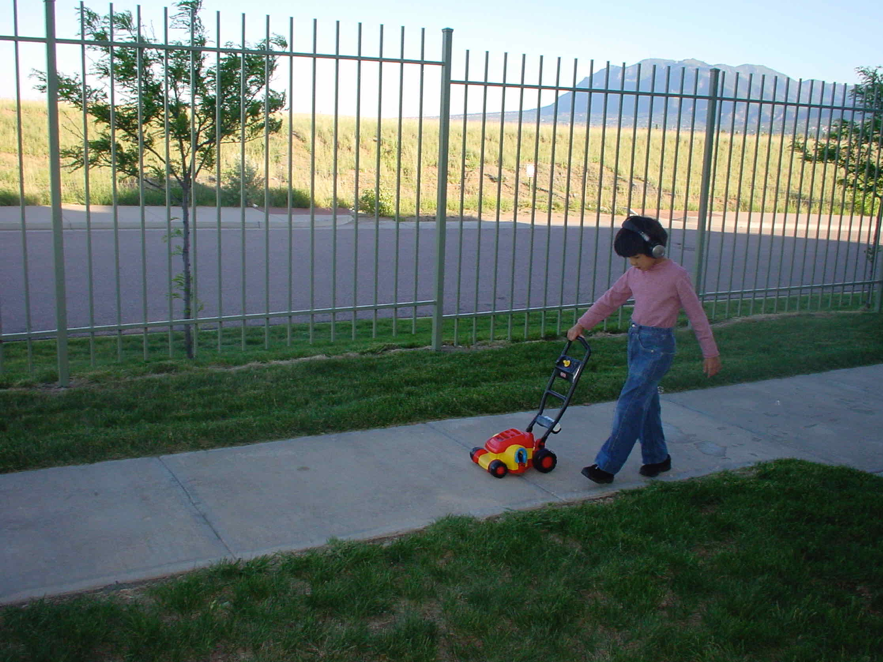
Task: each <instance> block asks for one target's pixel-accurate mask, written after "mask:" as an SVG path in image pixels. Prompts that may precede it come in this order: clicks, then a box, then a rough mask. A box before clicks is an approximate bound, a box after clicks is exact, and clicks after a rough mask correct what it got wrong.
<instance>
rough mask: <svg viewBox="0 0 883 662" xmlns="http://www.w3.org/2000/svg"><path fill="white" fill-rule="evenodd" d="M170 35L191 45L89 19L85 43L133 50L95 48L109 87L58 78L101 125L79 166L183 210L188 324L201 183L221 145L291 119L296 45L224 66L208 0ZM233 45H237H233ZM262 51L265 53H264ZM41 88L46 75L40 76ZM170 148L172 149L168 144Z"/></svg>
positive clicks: (129, 25) (80, 153) (125, 15)
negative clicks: (163, 196) (166, 197)
mask: <svg viewBox="0 0 883 662" xmlns="http://www.w3.org/2000/svg"><path fill="white" fill-rule="evenodd" d="M175 7H176V8H177V12H176V13H175V14H174V15H173V16H172V20H171V22H170V28H171V29H172V30H178V31H180V32H183V33H184V34H186V35H187V36H186V42H181V41H173V40H171V39H170V40H169V43H168V44H166V45H167V46H169V48H158V47H157V46H158V45H161V44H160V43H159V42H158V41H157V40H156V39H155V38H150V37H148V36H146V34H145V30H144V28H143V26H141V25H140V24H139V23H138V22H137V21H136V20H135V19H133V17H132V13H131V12H128V11H127V12H121V13H112V14H109V15H107V16H103V17H102V16H99V15H98V14H97V13H95V12H94V11H92V10H91V9H88V8H86V9H83V10H82V14H81V19H82V25H83V35H82V36H83V37H84V38H86V39H88V40H90V41H94V42H115V43H120V42H125V43H126V44H128V43H131V44H132V46H131V47H128V46H110V45H102V44H101V43H96V44H92V45H89V49H90V50H92V51H93V52H96V53H97V54H98V58H97V61H96V62H95V64H94V66H93V69H92V75H93V76H94V77H95V78H97V79H98V80H99V81H100V86H98V87H93V86H91V85H89V84H86V85H85V86H84V81H83V80H82V79H81V78H80V77H79V76H78V75H76V74H74V75H73V76H65V75H59V76H58V87H59V98H60V99H61V100H63V101H66V102H67V103H70V104H71V105H73V106H74V107H76V108H77V109H79V110H80V111H81V112H85V113H88V114H89V116H91V117H92V118H93V119H94V120H95V123H96V124H97V125H98V127H99V130H98V135H97V136H96V137H94V138H92V139H91V140H89V141H88V143H87V147H88V149H85V148H84V146H83V144H82V141H80V144H78V145H77V146H76V147H73V148H70V149H65V150H63V152H62V156H63V157H64V158H66V159H68V162H67V166H68V167H70V168H71V169H77V168H83V167H88V168H93V167H110V166H115V167H116V172H117V174H118V176H119V177H120V178H131V179H134V180H136V181H141V182H143V183H144V185H146V186H149V187H153V188H156V189H165V188H166V187H167V186H171V192H172V195H173V196H174V198H173V199H174V201H175V203H176V204H178V205H179V206H180V208H181V219H180V220H181V223H182V227H181V228H179V229H180V236H181V239H182V242H183V245H182V246H181V249H180V255H181V258H182V261H183V272H182V273H181V274H179V277H177V278H176V283H177V284H178V285H179V286H180V290H181V292H180V298H181V299H182V301H183V307H184V310H183V316H184V319H192V316H193V308H194V301H193V293H192V270H191V262H190V206H191V204H192V202H193V195H194V186H195V184H196V182H197V179H198V177H199V175H200V173H201V172H202V171H203V169H204V168H206V169H211V168H212V167H213V166H214V165H215V159H216V158H217V157H218V154H217V149H218V146H219V145H220V144H222V143H233V142H239V141H241V140H245V141H251V140H255V139H258V138H262V137H263V136H264V133H265V131H268V132H270V133H275V132H277V131H279V129H280V128H281V126H282V121H281V120H280V119H278V117H275V116H274V113H276V112H278V111H279V110H281V109H282V108H283V106H284V105H285V94H284V93H280V92H274V91H272V90H271V89H270V88H269V82H270V79H271V77H272V75H273V73H274V72H275V71H276V66H277V61H278V55H275V52H276V49H285V48H287V43H286V41H285V39H284V38H282V37H280V36H278V35H275V36H273V37H272V38H270V39H269V40H266V41H263V42H261V43H259V44H258V45H257V46H256V47H255V48H253V49H246V50H248V51H249V52H241V53H229V52H228V53H223V54H221V56H220V59H219V60H218V59H217V58H216V55H215V54H214V53H212V52H211V51H206V50H201V49H204V48H206V46H207V44H208V38H207V36H206V30H205V27H204V26H203V24H202V21H200V19H199V12H200V10H201V9H202V0H178V2H176V3H175ZM226 47H227V48H234V46H233V45H232V44H227V45H226ZM255 51H258V52H255ZM36 75H37V77H38V79H40V84H39V85H38V89H41V90H43V91H45V89H46V75H45V73H42V72H37V74H36ZM166 145H168V147H166ZM184 343H185V349H186V352H187V356H188V357H189V358H193V337H192V330H191V328H190V325H189V324H187V325H185V326H184Z"/></svg>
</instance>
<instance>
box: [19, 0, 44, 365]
mask: <svg viewBox="0 0 883 662" xmlns="http://www.w3.org/2000/svg"><path fill="white" fill-rule="evenodd" d="M12 9H13V24H14V34H15V37H16V40H15V126H16V141H17V144H16V147H17V149H18V191H19V193H18V202H19V212H20V215H19V220H20V223H21V249H22V282H23V284H24V298H25V302H24V303H25V332H26V334H27V340H26V341H25V342H26V344H27V348H28V371H29V372H33V371H34V342H33V340H32V339H31V331H32V330H33V329H32V328H31V277H30V268H29V264H28V228H27V214H26V212H25V202H26V201H25V174H24V173H25V167H24V145H23V142H24V140H23V135H22V134H23V131H24V128H23V126H22V119H21V66H20V60H19V57H20V56H19V47H18V3H17V2H14V3H13V5H12ZM47 11H48V7H47Z"/></svg>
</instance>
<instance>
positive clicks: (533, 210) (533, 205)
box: [524, 55, 543, 340]
mask: <svg viewBox="0 0 883 662" xmlns="http://www.w3.org/2000/svg"><path fill="white" fill-rule="evenodd" d="M542 107H543V56H542V55H540V66H539V76H538V77H537V110H536V113H537V116H536V123H535V127H534V131H535V133H534V144H533V166H534V176H533V177H531V180H530V187H531V192H530V249H529V250H528V253H527V303H526V304H525V306H524V308H525V311H524V338H525V340H526V339H527V337H528V333H529V331H530V328H529V325H530V303H531V294H532V290H533V246H534V238H535V234H534V232H535V230H536V220H537V180H538V179H539V177H540V119H541V117H540V108H542Z"/></svg>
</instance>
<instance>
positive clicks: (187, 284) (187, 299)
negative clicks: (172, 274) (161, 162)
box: [181, 177, 193, 359]
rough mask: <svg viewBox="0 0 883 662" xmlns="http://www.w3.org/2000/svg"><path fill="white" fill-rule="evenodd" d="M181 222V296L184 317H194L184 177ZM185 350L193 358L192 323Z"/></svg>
mask: <svg viewBox="0 0 883 662" xmlns="http://www.w3.org/2000/svg"><path fill="white" fill-rule="evenodd" d="M181 194H182V198H181V222H182V224H183V225H184V228H183V232H184V236H183V238H182V239H183V245H182V246H181V259H182V260H183V262H184V287H183V290H184V291H183V292H181V296H182V298H183V301H184V319H185V320H189V319H192V318H193V300H192V294H193V292H192V289H191V284H192V277H191V272H190V180H189V178H186V177H185V178H184V181H183V182H182V185H181ZM184 351H185V352H186V354H187V358H188V359H192V358H193V328H192V326H191V325H190V324H185V325H184Z"/></svg>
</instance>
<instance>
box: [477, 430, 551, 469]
mask: <svg viewBox="0 0 883 662" xmlns="http://www.w3.org/2000/svg"><path fill="white" fill-rule="evenodd" d="M470 457H471V458H472V461H473V462H475V463H476V464H477V465H479V466H480V467H481V468H482V469H485V470H487V472H488V473H489V474H491V475H492V476H493V477H494V478H503V477H504V476H505V475H506V474H510V473H511V474H523V473H524V472H525V471H527V470H528V469H530V468H531V467H535V468H536V469H537V471H541V472H543V473H546V472H549V471H552V469H554V468H555V465H557V464H558V459H557V458H556V457H555V454H554V453H552V452H551V451H549V450H546V448H545V447H544V446H543V445H542V444H540V443H538V442H537V440H536V439H535V438H534V435H533V433H532V432H522V431H521V430H516V429H515V428H511V429H509V430H504V431H503V432H498V433H497V434H495V435H494V436H493V437H491V438H490V439H488V440H487V442H486V443H485V445H484V447H483V448H480V447H479V448H473V449H472V452H471V453H470Z"/></svg>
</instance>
